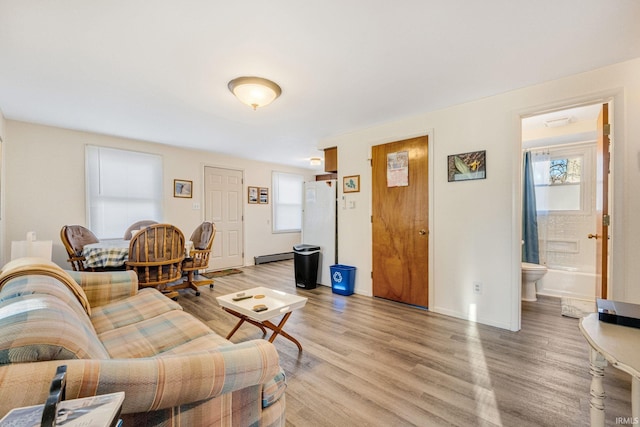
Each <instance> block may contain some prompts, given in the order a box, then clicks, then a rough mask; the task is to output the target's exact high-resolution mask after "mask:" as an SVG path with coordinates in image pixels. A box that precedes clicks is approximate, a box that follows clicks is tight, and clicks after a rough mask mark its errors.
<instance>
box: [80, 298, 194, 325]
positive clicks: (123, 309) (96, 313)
mask: <svg viewBox="0 0 640 427" xmlns="http://www.w3.org/2000/svg"><path fill="white" fill-rule="evenodd" d="M171 310H182V306H180V304H178V303H177V302H175V301H172V300H171V299H169V298H167V297H166V296H164V295H163V294H162V293H161V292H159V291H158V290H156V289H152V288H146V289H142V290H140V291H139V292H138V294H136V295H134V296H131V297H129V298H125V299H123V300H119V301H114V302H112V303H109V304H106V305H103V306H100V307H97V308H93V309H92V311H91V322H92V323H93V327H94V328H95V329H96V332H97V333H98V334H101V333H103V332H106V331H110V330H112V329H117V328H122V327H124V326H127V325H131V324H133V323H137V322H141V321H143V320H146V319H151V318H153V317H156V316H159V315H161V314H163V313H166V312H168V311H171Z"/></svg>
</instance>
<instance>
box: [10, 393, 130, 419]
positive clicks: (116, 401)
mask: <svg viewBox="0 0 640 427" xmlns="http://www.w3.org/2000/svg"><path fill="white" fill-rule="evenodd" d="M123 401H124V392H118V393H111V394H103V395H99V396H91V397H84V398H81V399H73V400H63V401H61V402H60V403H59V404H58V406H57V416H56V424H55V425H56V426H64V427H114V426H119V425H121V423H120V420H119V419H118V417H119V416H120V409H121V408H122V402H123ZM43 408H44V405H35V406H27V407H24V408H16V409H12V410H11V411H10V412H9V413H8V414H7V415H5V416H4V417H3V418H2V419H1V420H0V427H40V425H41V424H40V423H41V421H42V410H43Z"/></svg>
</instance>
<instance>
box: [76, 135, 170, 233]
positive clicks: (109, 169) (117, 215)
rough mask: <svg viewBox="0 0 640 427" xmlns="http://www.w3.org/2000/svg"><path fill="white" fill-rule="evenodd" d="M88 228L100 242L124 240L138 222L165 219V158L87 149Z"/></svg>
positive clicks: (115, 150)
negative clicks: (113, 239)
mask: <svg viewBox="0 0 640 427" xmlns="http://www.w3.org/2000/svg"><path fill="white" fill-rule="evenodd" d="M85 166H86V186H87V218H88V226H89V228H90V229H91V231H93V232H94V233H95V235H96V236H97V237H98V238H99V239H109V238H122V237H123V235H124V232H125V230H126V229H127V228H128V227H129V226H130V225H131V224H133V223H134V222H136V221H139V220H143V219H151V220H155V221H158V222H161V220H162V157H161V156H159V155H156V154H148V153H140V152H136V151H128V150H119V149H115V148H106V147H97V146H92V145H87V147H86V162H85Z"/></svg>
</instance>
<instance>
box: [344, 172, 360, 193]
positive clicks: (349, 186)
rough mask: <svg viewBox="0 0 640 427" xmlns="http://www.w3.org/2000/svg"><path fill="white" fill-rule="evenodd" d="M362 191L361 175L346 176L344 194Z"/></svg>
mask: <svg viewBox="0 0 640 427" xmlns="http://www.w3.org/2000/svg"><path fill="white" fill-rule="evenodd" d="M359 191H360V175H351V176H345V177H343V178H342V192H343V193H358V192H359Z"/></svg>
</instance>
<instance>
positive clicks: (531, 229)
mask: <svg viewBox="0 0 640 427" xmlns="http://www.w3.org/2000/svg"><path fill="white" fill-rule="evenodd" d="M523 170H524V179H523V180H522V182H523V189H522V240H523V241H524V244H523V245H522V261H523V262H530V263H533V264H540V252H539V248H538V219H537V211H536V187H535V182H534V179H533V163H532V161H531V152H529V151H525V153H524V169H523Z"/></svg>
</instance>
